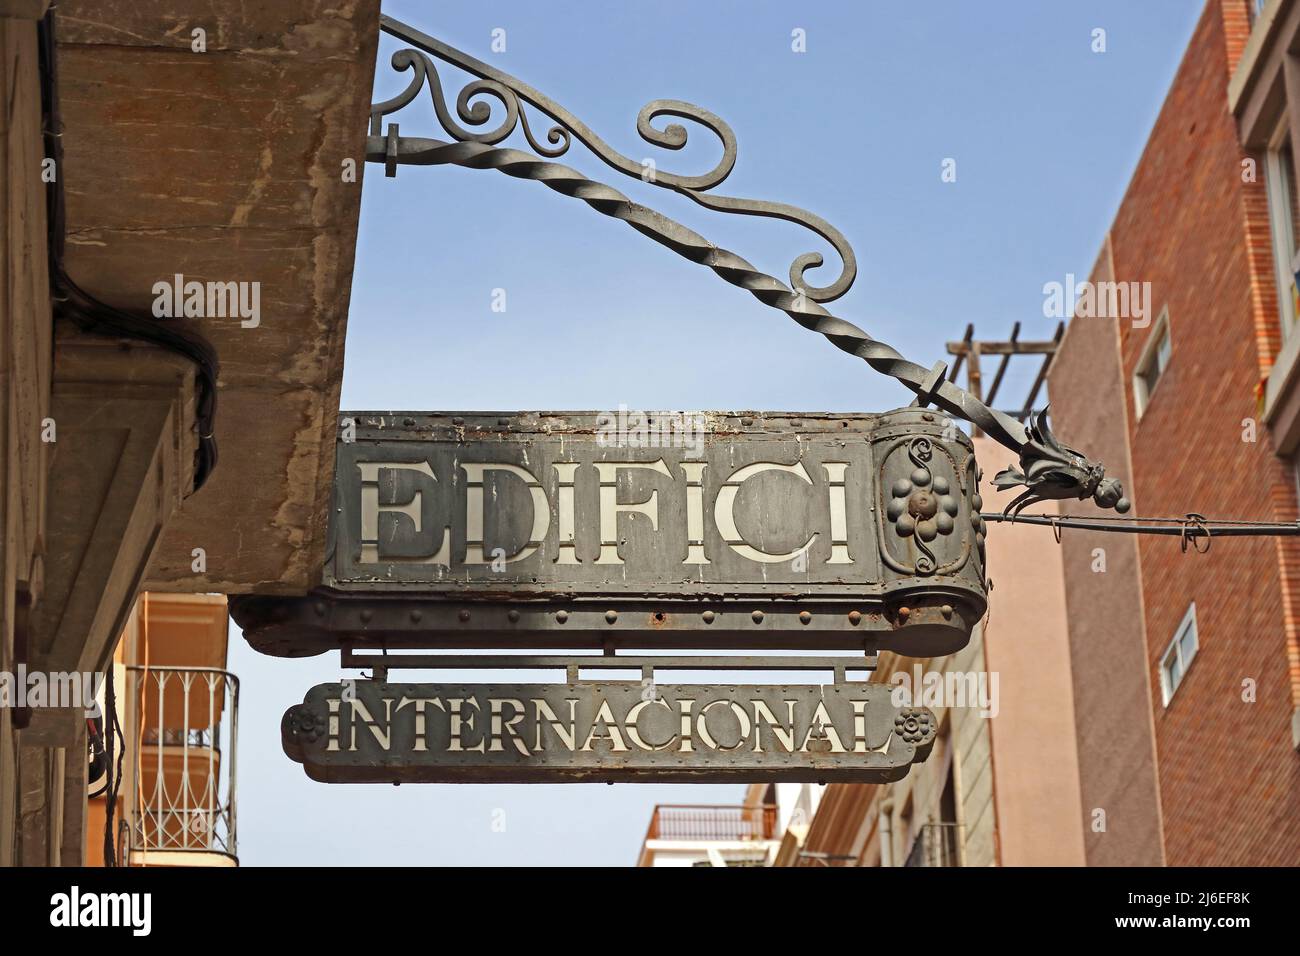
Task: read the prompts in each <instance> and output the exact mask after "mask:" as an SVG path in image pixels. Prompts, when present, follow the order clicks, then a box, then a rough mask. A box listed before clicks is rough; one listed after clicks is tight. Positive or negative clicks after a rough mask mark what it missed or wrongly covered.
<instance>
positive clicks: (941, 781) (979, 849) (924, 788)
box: [864, 628, 997, 866]
mask: <svg viewBox="0 0 1300 956" xmlns="http://www.w3.org/2000/svg"><path fill="white" fill-rule="evenodd" d="M982 630H983V629H982V628H976V629H975V631H974V634H973V636H972V638H971V642H970V643H969V644H967V645H966V647H965V648H964V649H963V650H961V651H960V652H958V653H956V654H953V655H951V656H949V657H946V658H936V659H932V660H921V659H917V658H911V657H897V656H895V655H892V654H890V655H883V656H882V661H881V664H882V667H881V670H880V672H879V674H878V675H877V679H878V680H881V681H883V682H884V683H889V682H890V681H891V679H892V678H893V675H894V674H897V673H899V672H901V673H903V674H906V675H908V676H909V679H910V681H911V684H912V685H915V675H916V673H917V670H916V668H918V667H919V668H920V673H921V674H923V675H924V674H929V673H934V674H938V675H948V674H960V675H962V676H963V678H964V677H965V675H979V674H982V673H984V672H985V663H984V646H983V633H982ZM886 658H887V659H886ZM986 686H989V685H986ZM920 702H921V703H927V702H925V701H920ZM949 703H952V702H951V701H950V702H949ZM927 706H930V709H931V710H933V711H934V715H935V717H936V718H937V719H938V721H939V736H938V739H937V740H936V741H935V746H934V750H933V751H932V752H931V754H930V756H929V758H928V759H927V760H926V761H925V762H924V763H922V764H918V765H916V766H914V767H913V768H912V772H911V773H909V774H908V775H907V776H906V777H905V778H903V779H902V780H900V781H899V782H898V783H893V784H889V785H887V786H884V787H881V788H879V789H880V791H881V792H880V795H879V797H878V799H877V807H878V808H879V811H880V812H881V813H885V814H888V815H889V817H890V819H889V826H888V830H889V835H890V842H891V848H890V852H889V853H886V854H881V855H880V856H881V859H882V861H887V862H891V863H892V865H894V866H901V865H903V863H904V862H905V861H906V859H907V856H908V852H909V851H910V850H911V849H912V846H913V842H914V841H915V840H916V839H918V837H919V835H920V833H921V832H922V828H923V827H924V826H925V825H926V824H946V823H952V824H956V827H957V845H958V847H959V850H958V858H957V860H956V863H957V865H960V866H992V865H993V864H995V863H996V862H997V856H996V844H997V836H996V830H997V819H996V813H995V810H994V801H993V773H992V768H991V767H990V755H991V741H990V735H989V730H990V718H989V717H984V716H981V708H980V707H979V704H978V700H976V699H970V698H968V699H967V700H965V701H964V702H962V706H950V707H936V706H933V705H932V704H929V703H927ZM950 766H951V767H952V779H953V785H954V788H955V797H956V801H955V808H954V809H955V816H954V818H953V819H946V816H947V814H946V813H945V811H944V809H943V808H942V796H943V790H944V786H945V784H946V782H947V780H948V773H949V767H950ZM864 836H865V834H864ZM882 836H883V830H882Z"/></svg>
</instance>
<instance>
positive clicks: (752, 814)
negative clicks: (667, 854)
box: [645, 803, 776, 843]
mask: <svg viewBox="0 0 1300 956" xmlns="http://www.w3.org/2000/svg"><path fill="white" fill-rule="evenodd" d="M645 838H646V839H647V840H702V841H718V842H727V843H731V842H736V841H741V840H774V839H776V807H774V806H758V807H743V806H709V805H686V804H662V803H661V804H659V805H658V806H656V807H655V810H654V813H653V814H652V815H651V817H650V829H649V830H647V831H646V837H645Z"/></svg>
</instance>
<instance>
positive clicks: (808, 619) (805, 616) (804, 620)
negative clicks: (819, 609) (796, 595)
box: [799, 611, 812, 624]
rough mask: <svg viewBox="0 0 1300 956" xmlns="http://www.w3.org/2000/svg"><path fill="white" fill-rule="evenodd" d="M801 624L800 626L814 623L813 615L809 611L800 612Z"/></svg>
mask: <svg viewBox="0 0 1300 956" xmlns="http://www.w3.org/2000/svg"><path fill="white" fill-rule="evenodd" d="M799 623H800V624H810V623H812V614H811V613H810V612H808V611H800V612H799Z"/></svg>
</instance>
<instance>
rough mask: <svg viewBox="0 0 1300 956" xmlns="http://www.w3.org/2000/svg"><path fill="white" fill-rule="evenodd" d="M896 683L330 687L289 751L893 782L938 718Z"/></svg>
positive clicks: (307, 707) (507, 765)
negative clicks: (900, 699) (895, 692)
mask: <svg viewBox="0 0 1300 956" xmlns="http://www.w3.org/2000/svg"><path fill="white" fill-rule="evenodd" d="M891 691H892V688H891V687H890V686H888V685H884V684H878V683H866V682H843V683H837V684H828V685H825V686H807V685H805V686H774V685H761V686H756V685H727V686H701V685H689V684H675V685H668V684H663V685H654V684H650V683H648V682H647V683H640V682H632V681H607V682H576V683H568V684H492V685H489V684H463V685H460V684H401V683H393V684H390V683H386V682H381V681H373V680H362V681H351V682H344V683H337V684H321V685H318V686H316V687H313V688H312V689H311V690H310V691H308V693H307V695H306V698H305V700H304V701H303V703H301V704H298V705H295V706H293V707H291V708H290V709H289V710H288V711H287V712H286V713H285V715H284V719H283V721H282V724H281V734H282V739H283V744H284V749H285V753H286V754H288V756H289V757H291V758H292V759H293V760H295V761H297V762H299V763H301V764H302V765H303V768H304V769H305V770H306V772H307V774H308V776H310V777H311V778H312V779H313V780H318V781H321V782H325V783H463V782H471V783H472V782H495V783H566V782H618V781H623V782H631V781H641V782H671V781H691V782H714V781H716V782H728V781H736V780H742V781H745V782H761V781H768V780H772V781H778V780H779V781H804V782H818V781H827V782H829V781H837V782H859V783H886V782H889V781H892V780H899V779H901V778H902V777H904V776H905V775H906V774H907V771H908V768H909V767H910V766H911V764H912V763H914V762H919V761H921V760H924V759H925V757H926V756H927V755H928V754H929V752H930V749H931V745H932V744H933V741H934V737H935V731H936V722H935V718H934V715H933V713H931V711H929V710H928V709H926V708H924V707H909V706H896V705H895V704H894V702H893V700H892V699H891Z"/></svg>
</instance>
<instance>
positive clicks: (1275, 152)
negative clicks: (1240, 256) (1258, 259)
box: [1264, 116, 1300, 338]
mask: <svg viewBox="0 0 1300 956" xmlns="http://www.w3.org/2000/svg"><path fill="white" fill-rule="evenodd" d="M1264 185H1265V187H1266V190H1267V193H1268V220H1269V229H1270V232H1271V233H1272V239H1273V271H1274V273H1275V274H1276V277H1277V305H1278V313H1279V315H1280V317H1281V321H1282V335H1283V337H1284V338H1285V337H1286V336H1287V335H1290V334H1291V329H1292V328H1294V327H1295V322H1296V316H1297V314H1300V292H1298V291H1297V284H1296V263H1295V259H1296V251H1297V248H1300V234H1298V233H1297V230H1298V229H1300V190H1298V189H1297V188H1296V174H1295V154H1294V152H1293V150H1292V148H1291V134H1290V132H1289V126H1288V119H1287V117H1285V116H1284V117H1283V120H1282V124H1281V126H1279V127H1278V131H1277V133H1276V134H1275V135H1274V137H1273V142H1272V144H1271V145H1270V146H1269V149H1268V152H1267V153H1266V154H1265V156H1264Z"/></svg>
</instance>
